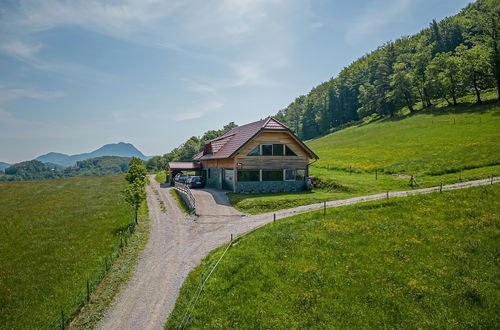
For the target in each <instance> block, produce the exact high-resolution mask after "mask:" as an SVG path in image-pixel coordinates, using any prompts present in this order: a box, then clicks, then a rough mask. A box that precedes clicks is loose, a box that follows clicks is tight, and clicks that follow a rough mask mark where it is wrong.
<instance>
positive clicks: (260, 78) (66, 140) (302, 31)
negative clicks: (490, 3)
mask: <svg viewBox="0 0 500 330" xmlns="http://www.w3.org/2000/svg"><path fill="white" fill-rule="evenodd" d="M469 2H470V1H468V0H440V1H436V0H221V1H212V0H199V1H191V0H182V1H181V0H179V1H177V0H113V1H101V0H71V1H69V0H68V1H56V0H39V1H32V0H12V1H11V0H0V161H3V162H8V163H15V162H19V161H23V160H29V159H33V158H35V157H37V156H39V155H42V154H45V153H47V152H51V151H53V152H62V153H67V154H77V153H82V152H89V151H92V150H95V149H97V148H99V147H101V146H102V145H104V144H107V143H116V142H128V143H132V144H134V145H135V146H136V147H137V148H138V149H139V150H141V151H142V152H143V153H144V154H146V155H160V154H165V153H167V152H169V151H171V150H172V149H173V148H174V147H176V146H178V145H179V144H181V143H182V142H184V141H185V140H186V139H188V138H189V137H191V136H193V135H195V136H200V135H202V134H203V133H204V132H205V131H207V130H211V129H220V128H222V126H223V125H225V124H227V123H228V122H230V121H234V122H236V123H237V124H240V125H241V124H245V123H249V122H252V121H256V120H259V119H261V118H265V117H267V116H269V115H273V114H276V113H277V112H278V111H279V110H280V109H283V108H285V107H286V106H287V105H289V104H290V103H291V102H293V100H294V99H295V98H296V97H298V96H300V95H304V94H307V93H308V92H309V91H310V90H311V88H312V87H314V86H316V85H318V84H320V83H321V82H324V81H327V80H329V79H330V78H331V77H335V76H336V75H337V74H338V73H339V72H340V70H342V68H344V67H345V66H347V65H349V64H350V63H352V62H353V61H355V60H356V59H357V58H358V57H360V56H363V55H364V54H367V53H369V52H370V51H372V50H374V49H376V48H377V47H378V46H380V45H382V44H383V43H385V42H387V41H390V40H395V39H397V38H399V37H401V36H406V35H411V34H414V33H416V32H418V31H420V30H421V29H423V28H425V27H427V26H428V25H429V23H430V22H431V20H432V19H436V20H440V19H443V18H444V17H447V16H452V15H454V14H456V13H458V12H459V11H460V9H462V8H463V7H465V6H466V5H467V3H469Z"/></svg>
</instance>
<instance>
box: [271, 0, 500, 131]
mask: <svg viewBox="0 0 500 330" xmlns="http://www.w3.org/2000/svg"><path fill="white" fill-rule="evenodd" d="M499 22H500V1H498V0H478V1H477V2H474V3H472V4H470V5H468V6H467V7H466V8H464V9H463V10H462V11H461V12H460V13H459V14H457V15H455V16H453V17H449V18H446V19H444V20H442V21H441V22H439V23H438V22H436V21H435V20H434V21H432V23H431V24H430V26H429V27H428V28H426V29H424V30H422V31H421V32H420V33H418V34H416V35H414V36H411V37H404V38H401V39H398V40H396V41H394V42H388V43H386V44H385V45H383V46H382V47H380V48H378V49H377V50H375V51H373V52H372V53H370V54H368V55H366V56H363V57H362V58H360V59H358V60H356V61H355V62H354V63H352V64H351V65H349V66H347V67H346V68H344V69H343V70H342V71H341V72H340V74H339V75H338V76H337V77H336V78H332V79H330V80H329V81H327V82H325V83H322V84H320V85H319V86H316V87H314V88H313V89H312V90H311V91H310V92H309V94H307V95H305V96H299V97H298V98H296V99H295V101H294V102H292V103H291V104H290V105H289V106H288V107H286V108H285V109H283V110H280V111H279V112H278V114H277V115H276V118H277V119H279V120H281V121H282V122H283V123H285V124H287V125H288V126H289V127H290V128H291V129H292V130H293V131H294V132H295V133H296V134H297V135H298V136H299V137H300V138H302V139H311V138H314V137H317V136H320V135H324V134H328V133H330V132H333V131H335V130H338V129H341V128H343V127H346V126H349V125H351V124H353V123H355V122H358V121H359V120H362V119H363V118H365V117H369V116H377V115H378V116H395V115H397V114H398V113H399V112H401V111H402V110H405V111H406V112H414V111H416V110H418V109H422V108H428V107H430V106H432V105H433V101H435V100H437V99H445V100H446V101H447V102H448V103H449V104H456V103H457V97H459V96H462V95H464V94H466V93H474V95H475V97H476V100H477V102H478V103H481V91H483V90H485V89H488V88H496V89H497V90H498V89H499V88H500V49H499V47H500V44H499V32H500V31H499V30H498V28H499V26H498V24H499Z"/></svg>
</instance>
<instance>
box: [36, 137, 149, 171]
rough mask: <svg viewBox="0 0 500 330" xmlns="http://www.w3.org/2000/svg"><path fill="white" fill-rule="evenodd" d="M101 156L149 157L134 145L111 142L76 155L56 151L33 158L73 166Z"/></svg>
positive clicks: (145, 158)
mask: <svg viewBox="0 0 500 330" xmlns="http://www.w3.org/2000/svg"><path fill="white" fill-rule="evenodd" d="M102 156H119V157H129V158H130V157H137V158H140V159H144V160H147V159H148V158H149V157H146V156H144V154H143V153H142V152H140V151H139V150H138V149H137V148H136V147H134V146H133V145H132V144H130V143H124V142H119V143H112V144H106V145H104V146H102V147H100V148H99V149H97V150H94V151H92V152H88V153H83V154H77V155H66V154H61V153H57V152H49V153H48V154H45V155H42V156H39V157H37V158H35V159H36V160H39V161H41V162H43V163H51V164H57V165H61V166H65V167H67V166H75V165H76V162H77V161H80V160H86V159H90V158H95V157H102Z"/></svg>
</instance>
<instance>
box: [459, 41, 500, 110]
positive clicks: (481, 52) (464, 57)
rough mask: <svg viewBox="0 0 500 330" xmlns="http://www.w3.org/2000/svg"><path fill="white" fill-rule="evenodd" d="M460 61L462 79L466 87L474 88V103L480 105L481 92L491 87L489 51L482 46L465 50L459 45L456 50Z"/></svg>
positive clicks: (465, 47)
mask: <svg viewBox="0 0 500 330" xmlns="http://www.w3.org/2000/svg"><path fill="white" fill-rule="evenodd" d="M456 53H457V56H458V58H459V61H460V68H461V73H462V77H463V79H464V81H465V83H466V84H467V87H470V88H474V91H475V93H476V103H478V104H479V103H481V90H482V89H486V88H488V87H491V86H492V85H493V74H492V68H491V63H490V50H489V49H488V48H487V47H485V46H484V45H481V44H479V45H475V46H473V47H472V48H467V46H465V45H460V46H458V47H457V49H456Z"/></svg>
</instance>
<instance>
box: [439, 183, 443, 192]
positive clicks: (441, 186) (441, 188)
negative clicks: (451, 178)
mask: <svg viewBox="0 0 500 330" xmlns="http://www.w3.org/2000/svg"><path fill="white" fill-rule="evenodd" d="M439 192H443V183H442V182H441V184H440V185H439Z"/></svg>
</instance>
